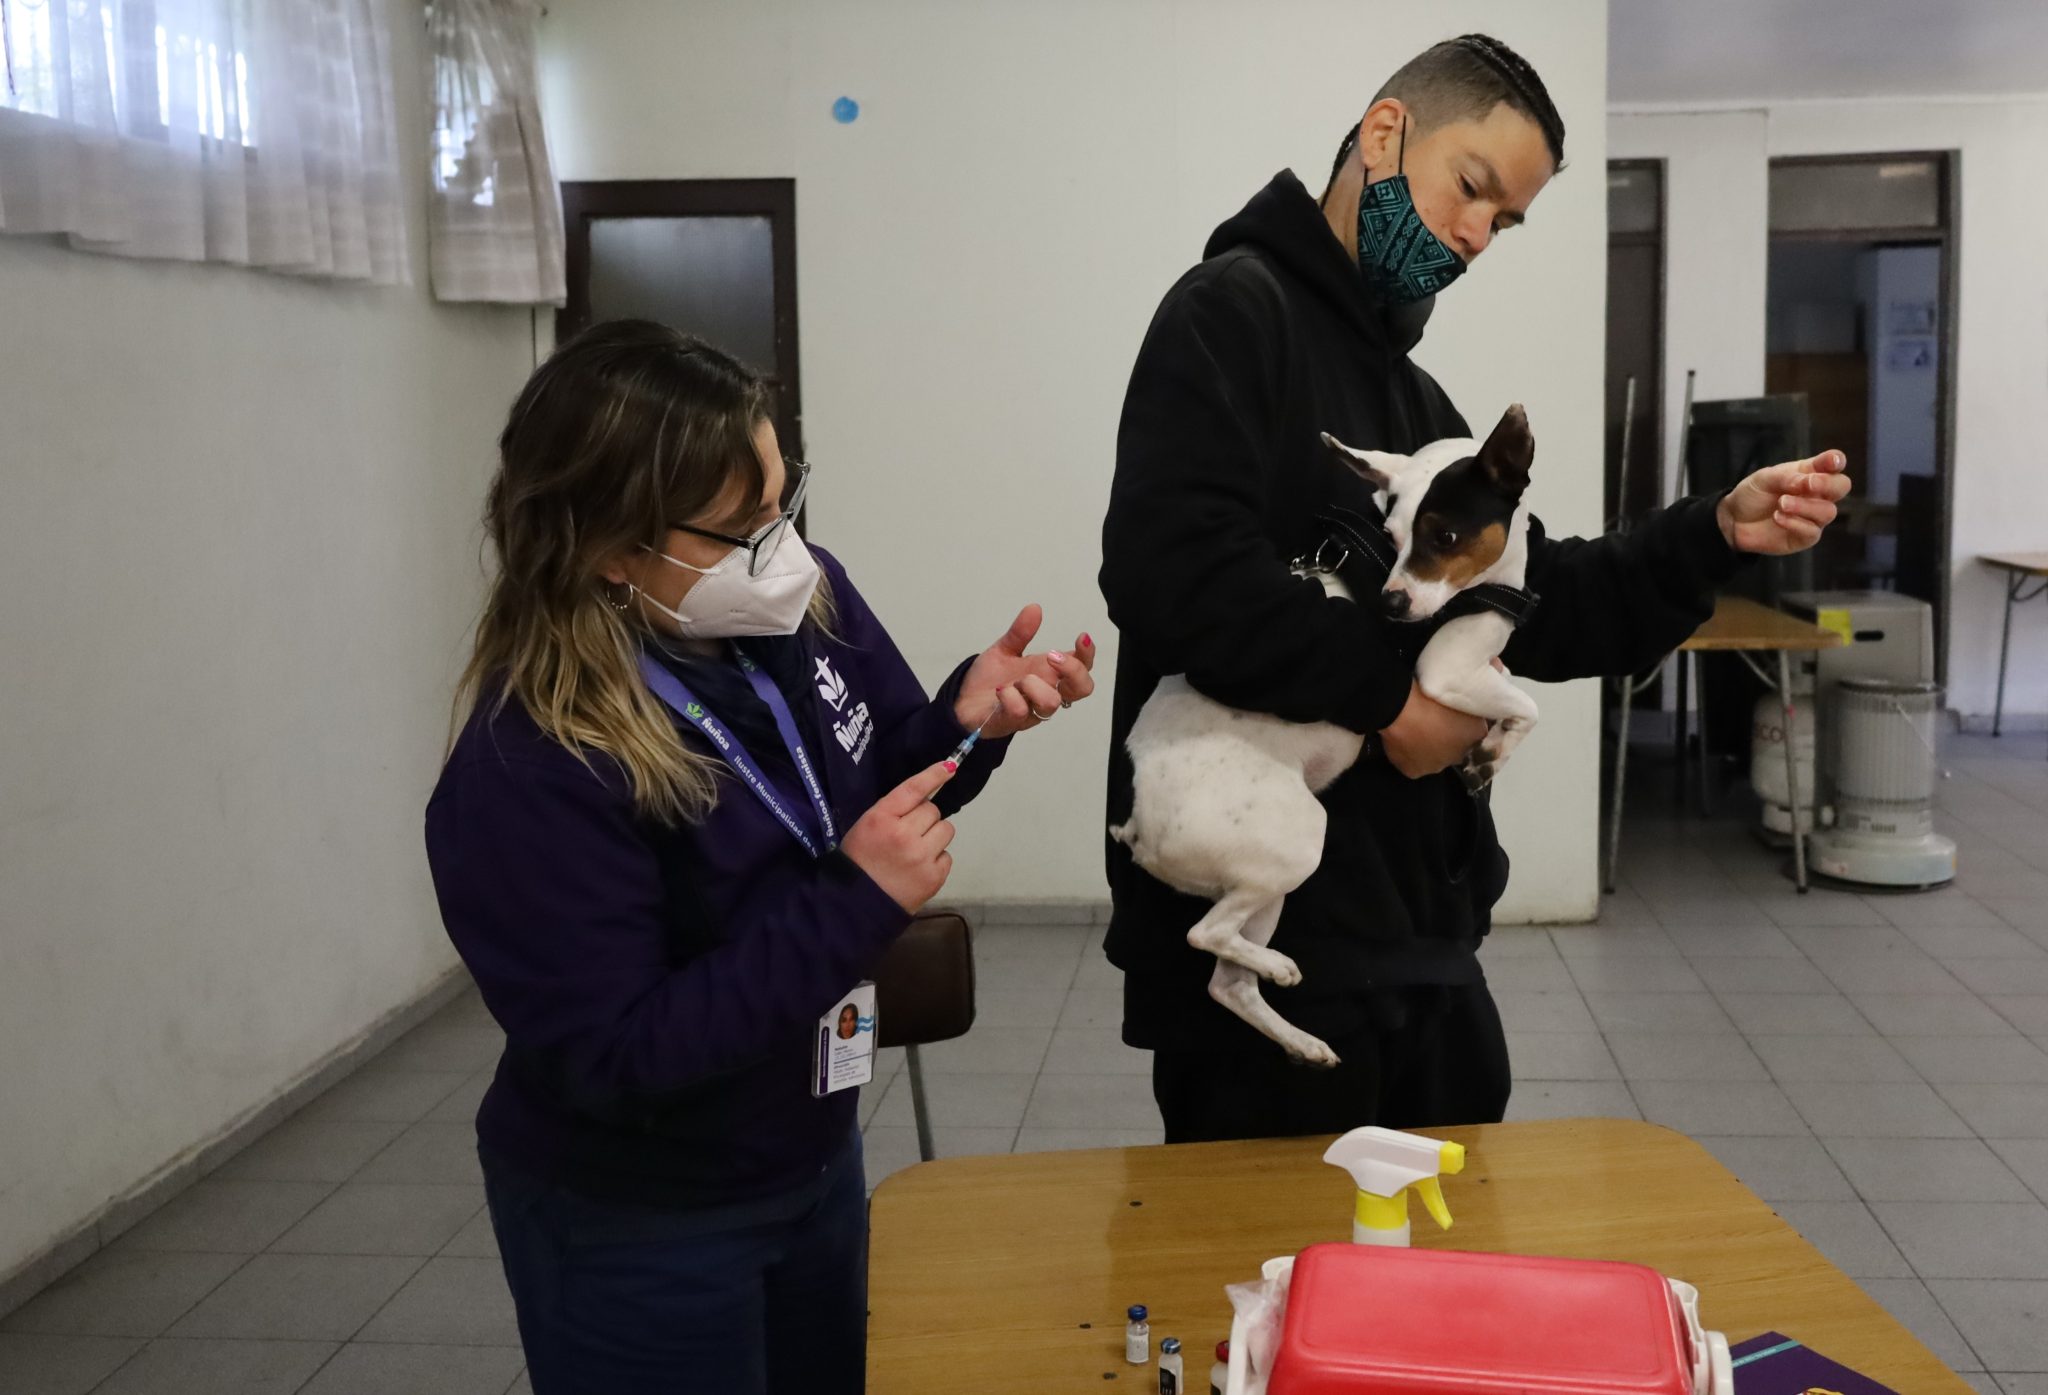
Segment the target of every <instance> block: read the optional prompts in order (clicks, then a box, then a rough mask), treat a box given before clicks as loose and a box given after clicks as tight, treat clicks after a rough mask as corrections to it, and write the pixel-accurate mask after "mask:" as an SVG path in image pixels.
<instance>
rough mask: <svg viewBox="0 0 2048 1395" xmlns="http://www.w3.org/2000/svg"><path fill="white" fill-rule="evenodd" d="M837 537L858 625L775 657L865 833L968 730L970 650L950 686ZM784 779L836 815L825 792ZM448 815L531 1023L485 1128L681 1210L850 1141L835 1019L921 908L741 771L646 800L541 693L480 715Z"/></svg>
mask: <svg viewBox="0 0 2048 1395" xmlns="http://www.w3.org/2000/svg"><path fill="white" fill-rule="evenodd" d="M813 550H814V551H816V552H817V556H818V560H819V563H820V565H821V566H822V567H823V568H824V570H825V575H826V577H827V579H828V582H829V585H830V586H831V589H832V595H833V598H834V600H835V601H836V602H837V608H838V621H837V624H836V626H835V629H836V631H837V634H836V637H826V636H824V635H821V634H816V633H813V632H812V629H811V627H810V626H809V625H808V624H807V625H806V626H805V628H804V631H803V633H802V634H800V635H799V636H797V637H796V638H795V639H793V640H782V641H774V642H769V644H770V645H771V646H772V645H773V644H777V643H779V644H780V645H782V646H783V649H782V652H781V654H780V659H781V661H780V662H779V663H776V662H769V663H766V664H765V665H764V666H765V667H767V668H768V669H769V671H770V672H771V673H773V674H774V675H775V677H776V680H777V686H778V688H779V689H780V690H781V691H782V692H783V693H784V695H785V696H786V697H787V698H788V700H789V703H790V706H791V708H792V709H793V710H794V711H795V713H796V715H797V717H798V719H799V724H800V726H802V727H803V729H804V731H805V737H804V740H805V743H806V745H808V746H810V747H811V750H812V755H813V758H814V760H815V762H816V764H817V765H818V767H819V768H820V771H821V773H822V776H823V779H824V783H825V786H826V792H827V795H828V797H829V799H830V801H831V804H832V807H833V811H834V814H835V817H836V819H837V821H838V825H839V828H840V830H841V832H842V834H843V833H844V831H845V830H846V829H847V828H848V827H850V826H851V825H852V824H853V823H854V822H855V821H856V820H857V819H858V818H859V817H860V815H861V814H862V813H863V812H865V811H866V810H867V809H868V808H869V807H870V806H871V805H872V804H873V803H874V802H875V800H876V799H878V798H879V797H880V796H882V795H883V794H886V793H887V792H888V791H889V790H891V789H893V788H894V787H895V786H896V785H898V784H899V783H901V782H902V781H903V780H904V779H906V778H908V777H909V776H910V775H912V774H915V773H916V772H917V771H919V770H921V769H923V768H924V767H926V766H928V765H931V764H932V763H933V762H935V761H937V760H940V759H942V758H943V757H944V756H945V755H946V754H947V752H948V751H950V750H951V749H952V747H953V746H954V745H956V744H957V743H958V742H959V741H960V739H961V737H962V736H963V735H964V732H963V731H962V728H961V726H960V724H959V722H958V721H957V720H956V719H955V717H954V715H953V705H954V700H955V698H956V696H957V693H958V689H959V685H960V682H961V679H962V677H963V676H964V675H965V672H966V668H967V665H966V664H965V663H963V664H962V665H961V666H960V668H959V669H957V670H955V671H954V673H953V675H952V677H951V678H950V679H949V680H948V681H947V683H946V684H945V686H944V687H943V688H942V689H941V691H940V693H939V696H938V697H937V698H936V699H928V698H927V697H926V696H925V692H924V689H923V688H922V687H921V686H920V685H919V683H918V681H917V678H916V676H915V675H914V674H912V673H911V671H910V666H909V665H908V664H906V663H905V662H904V660H903V656H902V654H901V653H899V652H898V651H897V648H896V645H895V643H894V642H893V641H892V640H891V639H890V638H889V635H888V632H887V631H885V630H884V629H883V628H882V625H881V622H880V621H879V620H877V619H876V618H875V615H874V613H873V612H872V611H871V610H869V609H868V607H867V603H866V602H865V601H863V600H862V599H861V596H860V593H859V592H858V591H856V590H855V589H854V587H853V584H852V582H851V581H849V580H848V579H847V576H846V573H845V570H844V569H843V568H842V567H841V566H840V565H839V563H838V562H837V561H836V560H834V559H833V558H831V557H830V556H828V555H827V554H826V553H824V552H823V551H822V550H818V549H813ZM749 652H754V653H757V654H758V652H759V651H758V650H757V649H752V648H750V651H749ZM708 705H710V704H709V701H708V699H707V706H708ZM715 710H716V709H715V708H714V711H715ZM678 725H679V728H680V730H681V731H682V733H683V739H684V741H685V742H686V743H688V744H689V745H691V747H692V748H693V749H696V750H699V751H702V752H705V753H707V754H708V753H710V751H711V747H710V746H709V743H707V742H706V741H705V740H704V738H703V737H702V736H701V735H700V734H699V733H698V732H697V731H696V730H695V729H694V728H692V727H690V726H688V725H687V724H683V723H680V722H679V723H678ZM1005 745H1006V743H1004V742H1000V741H988V742H984V743H982V744H981V745H980V746H978V747H977V748H976V749H975V751H974V753H973V754H972V755H971V756H970V757H969V758H968V760H967V762H966V763H965V765H964V766H963V767H962V768H961V770H960V773H959V774H958V775H956V776H955V777H954V778H953V780H952V781H951V782H949V783H948V784H947V786H946V787H945V789H944V791H942V794H941V797H940V800H939V804H940V807H941V808H942V809H944V810H946V811H947V812H948V813H951V812H952V811H953V810H954V809H956V808H958V807H959V806H960V805H961V804H964V803H965V802H966V801H967V800H969V799H971V798H972V797H973V796H974V795H975V794H976V793H978V792H979V791H980V789H981V788H982V787H983V786H984V785H985V784H986V783H987V781H988V778H989V775H990V774H991V773H992V772H993V771H994V769H995V767H996V766H997V765H998V764H1000V762H1001V760H1002V755H1003V749H1004V746H1005ZM755 754H756V758H757V759H763V753H762V752H761V751H759V750H758V749H756V751H755ZM774 754H775V755H776V756H778V757H779V756H780V755H781V753H780V752H779V751H778V752H776V753H774ZM713 758H714V759H716V757H715V756H714V757H713ZM763 763H764V765H765V764H767V761H766V760H765V759H763ZM783 794H784V797H785V800H786V801H787V802H788V803H790V804H791V805H792V807H794V808H797V809H800V810H803V811H804V812H805V813H806V814H808V813H809V812H810V806H809V803H808V801H807V800H806V799H805V797H804V795H803V792H802V790H801V788H798V787H795V786H793V785H792V786H791V787H788V788H785V789H784V790H783ZM426 832H427V859H428V862H429V863H430V864H431V866H432V868H433V875H434V888H435V892H436V894H437V895H438V896H439V898H440V903H441V916H442V920H443V922H444V923H445V924H446V926H447V929H448V936H449V938H450V939H451V940H453V941H454V943H455V948H456V950H457V951H458V952H459V953H460V954H461V956H462V959H463V962H464V963H465V964H466V965H468V967H469V971H470V973H471V974H472V975H473V976H474V977H475V979H476V981H477V984H478V986H479V988H481V990H482V992H483V998H484V1002H485V1003H486V1005H487V1006H488V1007H489V1008H490V1010H491V1014H492V1015H493V1016H494V1017H496V1018H497V1020H498V1021H499V1023H500V1024H502V1025H503V1026H504V1028H505V1033H506V1048H505V1054H504V1056H503V1057H502V1058H501V1060H500V1061H499V1064H498V1073H497V1078H496V1079H495V1080H494V1081H493V1082H492V1085H491V1087H490V1090H489V1092H488V1093H487V1094H486V1095H485V1096H484V1101H483V1106H482V1108H481V1109H480V1110H479V1112H478V1114H477V1134H478V1137H479V1139H480V1141H481V1143H482V1145H483V1146H484V1148H485V1149H487V1150H489V1151H490V1152H492V1153H493V1154H495V1155H496V1156H498V1157H499V1158H501V1159H503V1160H504V1161H505V1162H507V1163H509V1164H511V1165H514V1166H516V1167H519V1168H522V1169H524V1170H527V1171H529V1172H531V1173H534V1174H536V1175H538V1176H540V1177H543V1178H546V1179H549V1180H552V1181H556V1182H560V1183H562V1184H563V1185H566V1186H569V1187H572V1188H574V1189H576V1190H580V1191H583V1192H585V1193H587V1194H590V1195H594V1196H600V1197H604V1198H607V1199H613V1200H623V1201H640V1202H646V1203H648V1204H653V1205H666V1206H677V1205H708V1204H717V1203H721V1202H726V1201H733V1200H743V1199H749V1198H753V1197H759V1196H766V1195H769V1194H772V1193H774V1192H777V1191H782V1190H786V1189H789V1188H792V1187H795V1186H798V1185H801V1184H802V1183H803V1182H805V1181H807V1180H809V1179H811V1178H813V1177H815V1176H816V1175H817V1174H818V1172H819V1170H820V1169H821V1168H823V1167H824V1166H825V1165H826V1164H827V1163H828V1162H830V1161H831V1160H832V1158H833V1157H834V1156H835V1155H836V1154H837V1152H838V1151H839V1150H840V1149H841V1148H843V1147H844V1146H845V1145H846V1141H847V1138H848V1136H849V1134H850V1132H851V1130H852V1129H853V1126H854V1117H855V1093H856V1092H854V1091H851V1090H847V1091H842V1092H840V1093H838V1094H835V1095H829V1096H826V1097H825V1098H823V1099H816V1098H813V1097H812V1095H811V1093H810V1077H811V1052H812V1043H813V1041H814V1039H815V1037H816V1024H817V1021H818V1018H819V1016H820V1014H822V1013H823V1012H825V1011H826V1010H827V1009H828V1008H830V1007H831V1006H832V1005H833V1004H834V1003H835V1002H837V1001H838V1000H839V999H840V998H841V997H843V996H844V995H845V993H846V992H847V990H849V989H850V988H852V987H853V985H854V984H856V983H857V982H859V981H860V980H861V979H862V978H863V977H865V976H866V975H867V973H868V972H869V970H870V969H871V968H872V967H873V965H874V964H875V962H876V961H877V959H878V958H879V957H880V955H881V953H882V951H883V950H884V949H885V948H886V947H887V946H888V945H889V943H890V942H891V941H892V940H894V939H895V937H896V936H897V935H898V934H900V933H901V932H902V930H903V929H904V927H905V926H906V925H907V924H908V923H909V919H910V918H909V916H907V915H906V914H905V913H904V912H903V910H902V909H901V908H900V907H898V906H897V905H896V904H895V902H893V901H891V900H890V899H889V897H888V896H887V895H886V894H884V893H883V891H882V890H881V888H879V887H878V886H876V885H875V883H874V882H873V881H871V880H870V879H869V878H868V877H867V875H866V874H865V873H863V872H862V871H861V870H860V869H859V868H858V867H856V866H855V865H854V864H853V863H852V862H851V861H850V860H849V859H847V858H846V857H845V856H844V855H843V854H838V853H834V854H831V855H829V856H827V857H825V858H823V859H817V860H814V859H813V858H812V857H811V856H810V855H809V854H808V853H806V852H805V851H804V850H803V848H802V847H801V846H799V845H798V843H797V842H796V840H795V839H794V838H793V837H791V835H790V833H789V831H788V830H787V829H785V828H784V827H783V826H782V825H781V824H780V823H778V822H776V820H775V819H774V817H773V816H772V815H771V814H769V812H768V811H767V810H766V809H765V808H764V807H763V806H762V804H761V802H760V801H759V800H758V799H756V798H755V797H754V795H753V793H752V792H751V791H749V790H748V789H747V787H746V786H745V785H743V784H741V783H740V782H739V781H738V780H737V779H731V778H728V779H724V780H721V782H720V797H719V801H718V804H717V807H716V808H715V809H714V810H713V811H712V812H711V814H710V815H709V816H708V817H707V818H706V819H704V820H703V821H702V822H701V823H698V824H694V825H684V826H680V827H676V828H669V827H664V826H662V825H660V824H659V823H656V822H653V821H650V820H648V819H645V818H643V817H641V816H640V815H639V814H638V813H636V812H635V810H634V808H633V803H632V800H631V797H630V795H629V792H628V787H627V784H626V781H625V778H624V775H623V773H622V772H621V771H620V769H619V768H618V767H617V766H616V764H615V763H613V762H612V761H611V760H610V759H609V758H608V757H605V756H603V755H601V754H595V753H593V754H592V756H591V759H590V763H589V764H588V765H586V764H585V763H584V762H583V761H582V760H580V759H579V758H578V757H577V755H575V754H574V753H572V752H570V751H568V750H567V749H565V748H564V747H562V746H561V745H560V744H559V743H557V742H555V741H554V740H553V739H551V738H549V737H548V736H546V735H545V734H543V733H542V732H541V731H540V729H539V728H538V727H537V726H536V725H535V724H534V722H533V720H532V718H531V717H530V716H528V714H527V712H526V710H525V708H524V707H523V706H521V705H520V704H519V703H518V702H517V701H512V702H508V703H507V704H505V706H504V708H503V710H502V711H500V712H498V713H497V714H496V715H495V716H494V715H492V712H491V704H490V703H488V702H486V703H484V704H481V705H480V706H479V708H478V710H477V712H476V713H474V714H472V715H471V717H470V719H469V722H468V724H467V725H466V726H465V727H464V728H463V730H462V733H461V735H459V736H458V737H457V738H456V741H455V745H454V749H453V750H452V751H451V753H450V755H449V758H448V763H447V766H446V768H445V769H443V771H442V773H441V780H440V783H439V784H438V785H437V786H436V787H435V790H434V794H433V797H432V799H431V800H430V801H429V802H428V804H427V830H426Z"/></svg>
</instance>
